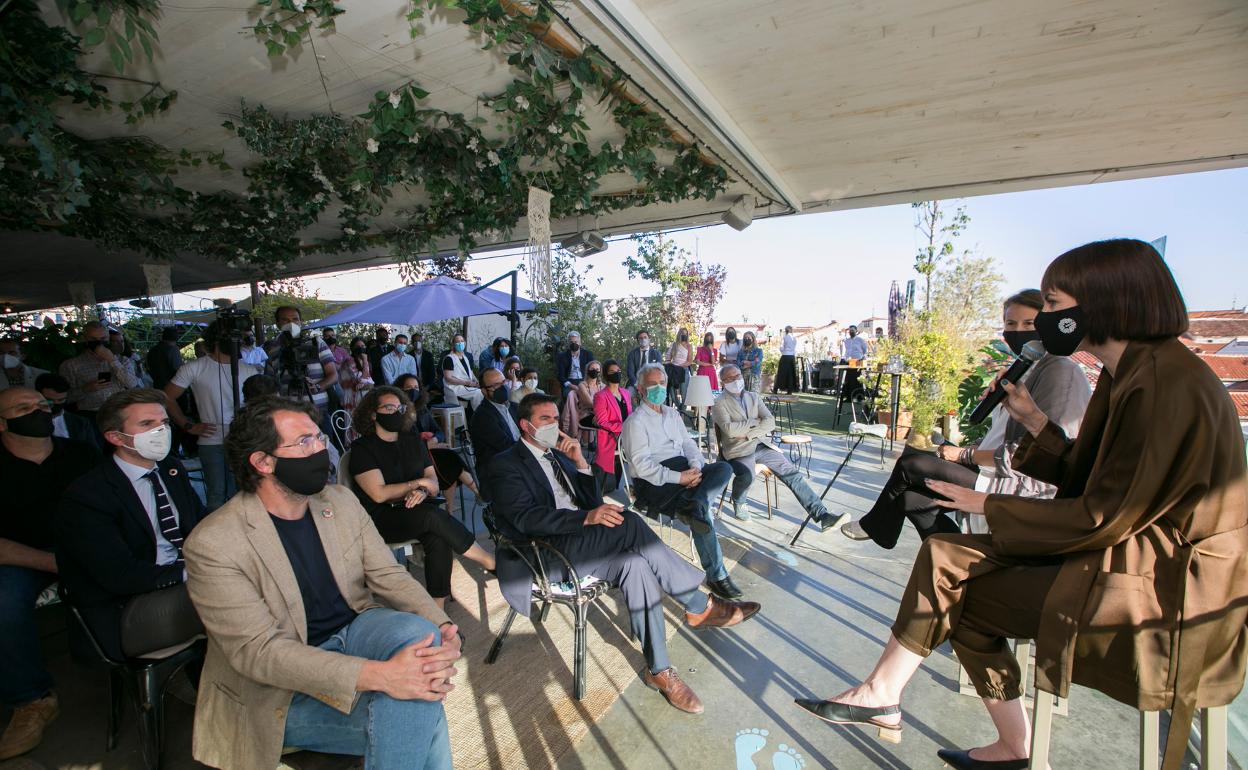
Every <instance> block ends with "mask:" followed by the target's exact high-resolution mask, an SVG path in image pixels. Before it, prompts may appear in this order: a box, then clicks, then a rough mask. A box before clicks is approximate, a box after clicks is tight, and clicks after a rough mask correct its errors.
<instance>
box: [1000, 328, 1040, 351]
mask: <svg viewBox="0 0 1248 770" xmlns="http://www.w3.org/2000/svg"><path fill="white" fill-rule="evenodd" d="M1001 337H1002V338H1003V339H1004V340H1005V344H1007V345H1009V346H1010V350H1012V351H1014V355H1016V356H1018V355H1022V353H1023V345H1026V344H1027V343H1028V342H1031V341H1032V340H1038V339H1040V332H1037V331H1034V330H1032V331H1012V332H1002V333H1001Z"/></svg>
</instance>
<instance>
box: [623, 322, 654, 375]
mask: <svg viewBox="0 0 1248 770" xmlns="http://www.w3.org/2000/svg"><path fill="white" fill-rule="evenodd" d="M661 363H663V356H662V354H661V353H659V349H658V348H656V347H654V345H652V344H651V342H650V332H649V331H647V330H645V329H642V330H641V331H639V332H637V347H635V348H633V349H632V350H630V351H628V358H626V359H625V361H624V374H625V382H624V384H625V386H626V387H629V388H631V387H634V386H636V385H637V372H639V371H641V367H643V366H645V365H646V364H661Z"/></svg>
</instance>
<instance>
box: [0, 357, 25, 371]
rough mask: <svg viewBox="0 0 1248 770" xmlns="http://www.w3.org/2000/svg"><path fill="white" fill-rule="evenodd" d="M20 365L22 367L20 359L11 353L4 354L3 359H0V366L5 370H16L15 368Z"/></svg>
mask: <svg viewBox="0 0 1248 770" xmlns="http://www.w3.org/2000/svg"><path fill="white" fill-rule="evenodd" d="M21 365H22V359H20V358H18V357H17V356H15V355H13V354H12V353H5V354H4V358H3V359H0V366H3V367H4V368H5V369H16V368H17V367H19V366H21Z"/></svg>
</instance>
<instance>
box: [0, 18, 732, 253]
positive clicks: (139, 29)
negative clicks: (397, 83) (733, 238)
mask: <svg viewBox="0 0 1248 770" xmlns="http://www.w3.org/2000/svg"><path fill="white" fill-rule="evenodd" d="M65 7H66V8H67V9H68V12H69V14H70V17H71V19H72V20H73V21H74V22H76V23H79V24H81V25H84V26H85V27H86V29H85V30H84V37H78V36H76V35H74V34H72V33H71V32H69V31H68V30H66V29H64V28H62V27H50V26H48V25H47V24H46V23H44V22H43V20H42V18H41V17H40V16H39V14H38V12H37V9H35V7H34V3H33V2H31V0H13V3H12V4H11V6H10V7H9V9H8V10H7V12H6V13H5V16H6V18H5V19H4V22H5V23H4V26H3V29H2V30H0V66H3V67H4V68H6V69H7V70H8V73H6V74H8V75H9V76H8V77H6V78H5V79H4V82H3V83H0V111H2V113H3V118H4V121H5V124H6V125H5V126H4V127H3V128H4V130H6V131H7V132H8V134H9V137H10V138H14V139H16V140H17V141H8V142H5V143H4V144H3V146H0V163H2V164H3V165H2V166H0V185H2V190H0V225H3V226H4V227H5V228H6V229H26V230H30V229H33V230H39V229H55V230H58V231H60V232H64V233H66V234H70V235H78V236H83V237H90V238H94V239H96V240H98V241H100V242H102V243H105V244H107V245H110V246H114V247H119V248H131V249H137V250H140V251H142V252H144V253H147V254H149V255H153V256H157V257H169V256H171V255H173V254H174V253H176V252H178V251H188V252H193V253H199V254H204V255H208V256H212V257H215V258H218V259H221V260H223V261H225V262H227V263H228V264H230V265H232V266H234V267H236V268H239V269H240V270H245V271H247V272H250V273H255V274H259V275H266V274H273V273H274V272H276V271H278V270H280V269H282V268H284V267H286V266H287V265H289V264H290V263H291V262H293V261H294V260H296V259H297V258H298V257H299V255H300V254H301V253H303V252H306V251H308V250H310V249H315V250H324V251H329V252H338V251H352V250H360V249H363V248H365V247H375V246H378V245H381V246H384V247H388V248H390V249H392V250H393V253H394V254H395V256H396V257H397V258H398V259H399V260H400V261H401V262H407V263H408V268H409V270H411V269H412V264H414V263H415V262H416V261H417V260H420V259H422V258H427V257H429V256H431V255H434V254H436V252H437V250H438V247H439V245H440V244H443V243H445V242H446V241H447V240H451V241H453V242H455V243H456V244H457V246H458V251H459V254H458V255H457V256H455V257H451V258H450V259H449V261H448V264H447V265H444V267H446V268H447V269H452V268H453V267H454V266H455V264H456V263H458V264H460V265H462V260H463V255H465V254H467V253H468V252H469V251H471V250H472V249H473V248H475V247H476V246H477V245H478V244H479V243H480V242H481V241H483V240H487V241H496V240H499V239H505V238H507V237H509V235H510V231H511V229H512V227H513V226H514V225H515V223H516V222H518V221H520V220H521V219H522V218H523V217H524V214H525V210H526V205H527V189H528V187H529V185H537V186H540V187H543V188H544V189H547V190H549V191H551V192H552V193H553V194H554V198H553V202H552V210H551V215H552V216H553V217H556V218H559V217H572V216H580V215H584V216H593V215H597V214H602V213H606V212H610V211H615V210H619V209H623V208H628V207H632V206H639V205H646V204H651V203H656V202H675V201H680V200H685V199H690V198H712V197H714V196H715V195H717V194H718V193H720V192H722V191H723V190H724V189H725V187H726V185H727V174H726V172H725V171H724V170H723V168H721V167H720V166H718V165H715V164H712V163H709V162H707V160H706V158H705V157H703V155H702V153H701V151H700V150H699V148H698V146H697V145H696V144H691V143H688V142H682V141H679V140H677V139H676V138H674V137H673V136H672V135H671V134H670V132H669V130H668V126H667V125H666V123H665V121H664V120H663V119H662V118H661V117H660V116H658V115H656V114H654V113H653V112H651V111H650V110H648V109H646V108H644V107H642V106H641V105H639V104H637V103H635V102H634V101H632V100H630V99H629V98H627V97H626V96H624V95H623V92H622V90H621V89H620V83H621V82H622V81H623V79H624V76H623V73H621V72H620V71H619V70H618V68H616V67H615V66H614V65H613V64H611V63H610V62H609V61H607V59H606V58H605V57H603V56H602V55H601V53H600V52H599V51H598V50H597V49H595V48H593V47H588V48H586V49H585V50H584V51H582V52H580V53H579V54H567V53H564V52H561V51H560V50H556V49H555V48H552V47H550V46H548V45H547V44H546V43H545V41H544V40H543V38H542V36H541V31H542V30H543V29H545V28H546V27H547V26H548V25H549V23H550V14H549V11H548V9H547V7H546V6H545V5H543V4H540V3H539V4H536V5H532V6H527V7H524V8H519V10H514V9H515V8H517V7H518V6H516V4H514V3H506V4H505V3H504V2H501V1H500V0H419V1H418V2H413V3H412V4H411V5H410V6H409V13H408V19H409V22H410V23H411V25H412V36H413V37H418V36H419V34H420V24H421V23H422V21H423V20H424V19H425V18H426V15H427V14H428V13H430V12H433V11H436V10H439V9H447V8H451V7H454V8H457V9H458V10H459V11H460V12H462V13H463V14H464V15H465V20H464V23H465V24H467V25H468V26H469V27H471V28H472V29H473V30H475V31H476V32H478V33H479V34H480V35H481V39H482V46H483V48H486V49H498V50H499V52H500V53H501V54H503V55H505V56H506V60H507V63H508V64H509V65H510V66H511V67H512V68H513V71H515V72H516V74H517V77H516V79H515V80H513V81H512V82H511V83H509V84H508V85H507V87H506V88H505V89H503V90H502V91H501V92H498V93H495V94H487V95H483V96H482V99H481V104H482V106H483V108H484V112H485V114H486V115H487V116H490V118H492V119H493V127H494V131H493V132H491V133H493V134H494V135H495V137H494V138H490V137H489V136H487V134H486V133H484V132H483V129H485V128H486V127H487V126H489V125H490V124H491V120H490V118H486V117H480V116H476V115H474V116H473V117H466V116H464V115H459V114H455V113H450V112H446V111H444V110H439V109H435V108H432V107H430V106H429V105H428V104H427V97H428V93H427V92H426V91H425V90H424V89H422V88H421V87H420V85H419V84H418V83H415V82H411V83H408V84H407V85H405V86H403V87H402V88H399V89H396V90H395V91H392V92H378V93H377V94H375V95H374V98H373V100H372V102H371V103H370V104H369V105H368V108H367V109H366V110H365V112H364V113H362V114H360V115H358V116H355V117H343V116H339V115H314V116H312V117H307V118H299V119H293V118H287V117H284V116H278V115H274V114H273V113H271V112H270V111H268V110H267V109H265V108H264V107H263V106H262V105H248V104H243V105H242V106H241V107H240V112H239V115H238V116H236V117H234V118H232V119H231V120H229V121H226V122H225V124H224V125H225V127H226V128H228V129H230V130H231V131H233V132H234V133H235V134H236V135H237V136H238V137H239V138H240V139H241V140H242V141H243V142H244V144H245V145H246V146H247V148H248V150H249V151H250V152H251V153H252V154H253V155H254V158H255V160H254V162H253V163H252V164H251V165H249V166H248V167H246V168H245V169H243V170H242V172H241V173H242V174H243V175H244V177H245V178H246V180H247V192H246V194H245V195H234V194H230V193H216V194H211V195H200V194H195V193H191V192H189V191H187V190H185V189H184V188H182V187H179V186H178V185H176V184H175V183H174V182H173V181H172V180H173V178H174V176H175V175H176V173H177V170H178V168H179V167H182V166H197V165H201V164H204V163H210V164H214V165H216V166H218V167H219V168H222V169H225V168H228V167H226V166H225V165H224V163H223V160H222V157H221V156H220V155H219V154H216V155H214V154H207V153H194V152H190V151H187V150H183V151H182V152H180V153H177V154H175V153H171V152H169V151H167V150H165V149H163V148H161V147H159V146H157V145H155V144H154V143H151V142H146V141H143V140H136V139H114V140H106V141H87V140H85V139H82V138H81V137H78V136H75V135H74V134H72V133H71V132H68V131H66V130H64V129H62V128H60V127H59V126H58V124H57V121H56V117H55V108H56V107H57V106H58V105H60V104H62V103H64V102H65V101H72V102H74V103H77V104H82V105H85V106H87V107H88V108H90V109H109V108H111V107H112V106H113V104H112V102H111V101H110V99H109V97H108V95H107V88H106V87H105V86H104V85H103V84H102V83H101V80H102V79H104V78H103V76H99V75H91V74H88V73H85V72H83V71H82V70H81V69H80V68H79V66H78V63H77V62H78V60H79V58H80V56H81V55H82V53H83V48H84V46H86V45H99V44H107V45H109V46H110V47H113V48H110V56H112V58H113V63H114V64H115V65H117V67H118V69H123V68H124V66H125V64H127V63H129V62H130V61H131V60H132V59H133V55H134V50H133V47H132V46H130V45H129V42H130V41H132V40H138V41H139V44H140V46H141V47H142V49H143V50H144V52H145V53H147V55H148V56H149V57H150V55H151V46H152V44H153V42H154V41H155V39H156V33H155V29H154V28H153V27H152V25H151V24H150V19H152V18H155V16H156V14H157V13H158V11H159V5H158V2H157V0H65ZM256 7H257V11H258V18H259V20H258V21H257V22H256V24H255V26H254V27H253V32H254V34H255V35H256V37H257V39H258V40H259V41H260V42H262V43H263V44H264V45H265V47H266V49H267V51H268V53H269V55H271V56H283V55H288V54H291V53H297V50H292V49H298V48H300V47H301V46H302V44H303V41H304V40H305V39H307V37H308V35H309V33H310V30H311V29H313V28H314V27H315V28H317V29H322V30H332V29H333V28H334V23H335V18H336V17H337V16H340V15H341V14H342V13H344V9H343V8H342V7H340V6H338V5H337V4H335V3H334V2H331V0H258V2H257V4H256ZM509 9H513V10H514V12H513V10H509ZM112 50H120V51H121V54H120V55H113V54H112V53H111V51H112ZM119 57H120V58H119ZM148 85H149V86H150V88H149V90H148V92H147V94H146V95H145V96H144V97H142V98H141V99H138V100H135V101H134V102H130V103H121V104H119V105H118V106H120V107H121V108H122V109H125V110H126V112H127V116H128V118H127V119H128V120H131V121H138V120H141V119H142V118H143V117H145V116H147V115H150V114H154V113H156V112H160V111H163V110H165V109H169V107H170V106H171V104H172V103H173V100H174V99H175V98H176V92H166V91H165V90H164V89H163V87H162V86H160V84H148ZM593 105H601V107H600V109H605V110H606V111H607V112H608V114H610V116H611V117H612V119H613V120H614V122H615V123H616V124H617V126H618V127H619V128H620V129H621V130H622V132H623V140H622V141H619V142H617V143H615V144H612V143H608V142H601V143H598V144H597V146H594V145H591V143H590V140H589V138H588V134H589V130H590V129H589V126H588V124H587V123H586V121H585V113H586V111H587V110H588V109H589V108H590V107H591V106H593ZM610 174H628V175H631V177H632V178H633V179H634V180H635V181H636V187H635V188H634V189H633V190H631V191H627V192H624V193H619V194H603V193H602V192H601V190H600V183H601V180H602V178H603V177H604V176H607V175H610ZM399 191H405V192H407V193H409V194H414V195H411V196H410V197H412V198H415V199H419V200H421V201H422V202H420V203H417V204H415V205H411V206H409V207H407V208H404V209H401V210H399V211H398V212H397V217H396V215H395V214H396V212H395V210H394V207H393V206H391V207H390V208H389V209H387V204H389V203H391V202H392V200H393V198H394V196H395V193H396V192H399ZM421 193H423V195H422V194H421ZM331 206H333V207H334V208H336V209H337V214H336V216H337V224H338V227H339V234H338V236H337V237H334V238H331V239H327V240H325V241H323V242H320V243H316V244H306V243H300V241H299V237H298V234H299V233H300V232H302V231H304V230H305V229H306V228H308V227H309V226H311V225H314V224H316V223H318V222H319V221H320V220H321V218H322V216H324V215H325V213H326V211H327V210H329V209H330V208H331ZM383 213H385V214H386V215H387V220H388V221H389V222H390V224H389V226H387V227H385V228H381V227H378V226H377V223H378V221H379V219H380V218H381V217H382V215H383ZM396 218H397V224H395V223H394V220H395V219H396Z"/></svg>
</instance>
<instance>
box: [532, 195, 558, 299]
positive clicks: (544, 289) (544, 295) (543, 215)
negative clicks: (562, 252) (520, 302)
mask: <svg viewBox="0 0 1248 770" xmlns="http://www.w3.org/2000/svg"><path fill="white" fill-rule="evenodd" d="M551 197H552V196H551V194H550V193H549V192H547V191H545V190H543V189H541V188H538V187H530V188H529V242H528V245H527V246H526V254H527V255H528V263H529V293H530V295H531V296H532V298H533V299H535V300H550V299H553V298H554V296H555V289H554V282H553V281H552V280H551V276H550V199H551Z"/></svg>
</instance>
